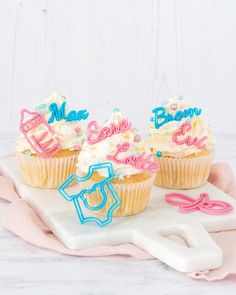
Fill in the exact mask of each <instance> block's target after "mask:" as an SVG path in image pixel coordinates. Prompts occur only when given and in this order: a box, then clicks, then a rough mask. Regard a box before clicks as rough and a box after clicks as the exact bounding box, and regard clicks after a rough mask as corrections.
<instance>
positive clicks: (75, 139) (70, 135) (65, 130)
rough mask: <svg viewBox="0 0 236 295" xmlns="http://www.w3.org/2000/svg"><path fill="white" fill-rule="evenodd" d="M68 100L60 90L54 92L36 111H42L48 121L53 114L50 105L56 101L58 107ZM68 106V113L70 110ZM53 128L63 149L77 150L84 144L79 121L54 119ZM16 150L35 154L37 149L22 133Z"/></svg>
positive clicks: (39, 104) (37, 106)
mask: <svg viewBox="0 0 236 295" xmlns="http://www.w3.org/2000/svg"><path fill="white" fill-rule="evenodd" d="M65 101H66V98H65V97H64V96H62V95H61V94H59V93H58V92H54V93H53V94H52V95H50V96H49V97H48V98H47V99H46V100H45V101H43V102H42V103H38V104H36V105H35V107H34V111H36V112H38V113H41V114H42V115H43V116H44V117H45V119H46V121H48V120H49V118H50V116H51V111H50V110H49V106H50V105H51V104H52V103H53V102H55V103H56V104H57V105H58V107H60V106H61V105H62V103H63V102H65ZM69 111H70V110H68V108H67V106H66V113H67V112H69ZM50 125H51V127H52V128H53V130H54V132H55V134H56V135H57V136H58V137H59V139H60V141H61V147H62V149H68V150H77V149H79V146H82V144H83V142H84V133H83V131H82V129H81V131H80V132H77V131H76V129H77V128H81V124H80V122H78V121H72V122H66V121H65V120H63V119H62V120H60V121H57V120H54V122H53V123H50ZM39 132H40V130H36V132H35V135H36V136H37V135H39V134H40V133H39ZM16 151H17V152H25V151H27V152H29V153H31V154H35V151H34V150H33V149H32V147H31V146H30V145H29V143H28V142H27V140H26V139H25V137H24V135H23V134H20V135H19V137H18V139H17V142H16Z"/></svg>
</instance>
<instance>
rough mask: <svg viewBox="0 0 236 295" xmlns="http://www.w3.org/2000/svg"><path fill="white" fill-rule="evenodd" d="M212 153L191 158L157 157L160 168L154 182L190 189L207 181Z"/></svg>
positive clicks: (175, 187) (158, 184)
mask: <svg viewBox="0 0 236 295" xmlns="http://www.w3.org/2000/svg"><path fill="white" fill-rule="evenodd" d="M213 157H214V153H213V152H210V153H209V154H207V155H202V156H196V157H192V158H183V159H180V158H168V157H162V158H157V161H158V163H159V164H160V170H159V171H158V172H157V174H156V178H155V181H154V184H155V185H157V186H161V187H165V188H171V189H192V188H196V187H199V186H201V185H203V184H204V183H206V182H207V179H208V176H209V173H210V168H211V163H212V160H213Z"/></svg>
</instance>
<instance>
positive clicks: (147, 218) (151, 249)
mask: <svg viewBox="0 0 236 295" xmlns="http://www.w3.org/2000/svg"><path fill="white" fill-rule="evenodd" d="M0 172H1V174H2V175H3V176H6V177H8V178H9V179H11V180H12V181H13V183H14V185H15V188H16V190H17V192H18V194H19V195H20V196H21V197H22V199H24V200H25V201H26V202H28V204H29V205H30V206H31V207H32V208H33V209H34V210H35V211H36V212H37V214H38V215H39V216H40V218H41V219H42V220H43V221H44V222H45V224H46V225H47V226H48V227H49V228H50V230H51V231H52V232H53V233H54V234H55V235H56V236H57V237H58V239H59V240H61V241H62V243H63V244H64V245H65V246H66V247H68V248H70V249H85V248H90V247H96V246H101V245H119V244H123V243H133V244H134V245H136V246H138V247H140V248H142V249H143V250H145V251H147V252H148V253H150V254H151V255H152V256H154V257H155V258H157V259H160V260H161V261H163V262H164V263H166V264H168V265H169V266H171V267H173V268H174V269H176V270H178V271H181V272H192V271H199V270H206V269H214V268H217V267H220V266H221V265H222V264H223V254H222V251H221V249H220V248H219V247H218V245H216V243H215V242H214V241H213V239H212V238H211V236H210V235H209V233H211V232H217V231H223V230H232V229H236V201H235V200H234V199H232V198H231V197H230V196H228V195H226V194H225V193H224V192H223V191H221V190H219V189H218V188H216V187H215V186H213V185H212V184H210V183H206V184H205V185H204V186H202V187H200V188H196V189H192V190H185V191H178V192H184V193H185V194H187V195H189V196H192V197H194V198H198V197H199V195H200V193H202V192H206V193H208V194H209V195H210V196H211V198H212V199H214V200H222V201H227V202H229V203H230V204H231V205H232V206H233V208H234V210H233V211H232V212H230V213H227V214H223V215H209V214H205V213H203V212H201V211H196V212H192V213H180V212H179V210H178V207H177V206H173V205H169V204H167V203H166V201H165V199H164V196H165V195H166V194H167V193H170V192H173V190H168V189H163V188H159V187H156V186H154V187H153V189H152V194H151V198H150V202H149V205H148V207H147V208H146V210H144V212H142V213H141V214H138V215H135V216H130V217H114V218H113V221H112V223H111V224H108V225H107V226H105V227H98V226H97V225H96V224H93V223H85V224H80V222H79V220H78V216H77V214H76V210H75V208H74V206H73V202H67V201H66V200H65V199H64V198H62V196H61V195H60V194H59V193H58V191H57V190H56V189H38V188H33V187H30V186H27V185H25V184H24V183H23V181H22V178H21V176H20V173H19V171H18V167H17V160H16V158H15V157H14V156H11V157H6V158H2V159H0ZM73 190H74V191H78V192H79V190H80V189H79V185H76V186H74V187H73ZM170 235H176V236H178V237H181V238H183V239H184V240H185V241H186V244H187V246H185V245H182V244H180V243H177V242H176V241H174V240H171V239H169V238H168V236H170Z"/></svg>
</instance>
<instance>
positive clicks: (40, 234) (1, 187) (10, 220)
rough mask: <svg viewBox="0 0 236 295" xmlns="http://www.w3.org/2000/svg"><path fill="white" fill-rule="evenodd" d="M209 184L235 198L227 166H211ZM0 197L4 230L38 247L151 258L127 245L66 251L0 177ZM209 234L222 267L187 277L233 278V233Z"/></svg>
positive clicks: (235, 259)
mask: <svg viewBox="0 0 236 295" xmlns="http://www.w3.org/2000/svg"><path fill="white" fill-rule="evenodd" d="M209 181H210V182H212V183H213V184H214V185H216V186H217V187H219V188H220V189H222V190H223V191H225V192H226V193H227V194H229V195H230V196H232V197H234V198H236V182H235V178H234V175H233V173H232V171H231V169H230V168H229V166H228V165H227V164H225V163H217V164H213V165H212V169H211V173H210V177H209ZM0 198H2V199H5V200H8V201H10V202H11V204H10V205H9V206H8V208H7V210H6V212H5V214H4V216H3V225H4V227H5V228H7V229H8V230H9V231H11V232H13V233H15V234H16V235H18V236H19V237H21V238H22V239H24V240H26V241H28V242H29V243H31V244H33V245H36V246H38V247H41V248H45V249H50V250H53V251H57V252H59V253H62V254H68V255H76V256H110V255H129V256H132V257H134V258H136V259H153V257H152V256H151V255H149V254H148V253H146V252H145V251H143V250H142V249H140V248H138V247H136V246H134V245H131V244H124V245H119V246H100V247H95V248H90V249H86V250H78V251H74V250H70V249H68V248H66V247H65V246H64V245H63V244H62V243H61V242H60V241H59V240H58V239H57V238H56V237H55V236H54V234H53V233H52V232H51V231H50V230H49V229H48V228H47V226H46V225H45V224H44V223H43V222H42V221H41V220H40V218H39V217H38V216H37V214H36V213H35V212H34V211H33V210H32V209H31V207H29V206H28V204H27V203H26V202H25V201H23V200H21V199H20V198H19V196H18V195H17V193H16V192H15V190H14V186H13V184H12V183H11V181H10V180H9V179H6V178H4V177H1V176H0ZM211 235H212V237H213V239H214V240H215V241H216V243H217V244H218V245H219V246H220V247H221V248H222V250H223V253H224V264H223V266H222V267H220V268H218V269H214V270H208V271H199V272H195V273H190V274H189V275H190V276H191V277H193V278H195V279H205V280H208V281H213V280H220V279H224V278H225V277H226V276H228V275H234V276H235V278H236V251H235V249H236V230H232V231H224V232H218V233H213V234H211Z"/></svg>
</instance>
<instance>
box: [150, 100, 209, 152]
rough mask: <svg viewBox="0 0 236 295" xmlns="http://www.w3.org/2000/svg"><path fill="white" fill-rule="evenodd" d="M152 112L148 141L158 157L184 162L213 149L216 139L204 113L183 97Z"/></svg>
mask: <svg viewBox="0 0 236 295" xmlns="http://www.w3.org/2000/svg"><path fill="white" fill-rule="evenodd" d="M152 112H153V116H152V118H151V122H150V125H149V132H150V136H148V137H147V138H146V139H145V141H146V142H147V144H148V145H149V147H150V148H151V149H152V151H153V153H155V154H156V155H157V156H158V157H161V156H170V157H177V158H184V157H187V156H190V155H194V154H198V153H201V152H203V151H212V150H213V149H214V136H213V134H212V132H211V130H210V128H209V125H208V123H207V122H206V121H205V119H204V117H203V116H202V110H201V109H200V108H196V107H192V106H191V105H190V104H189V103H187V102H186V101H184V100H183V99H182V97H178V98H170V99H168V100H166V101H163V102H162V104H161V106H160V107H157V108H155V109H154V110H153V111H152Z"/></svg>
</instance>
